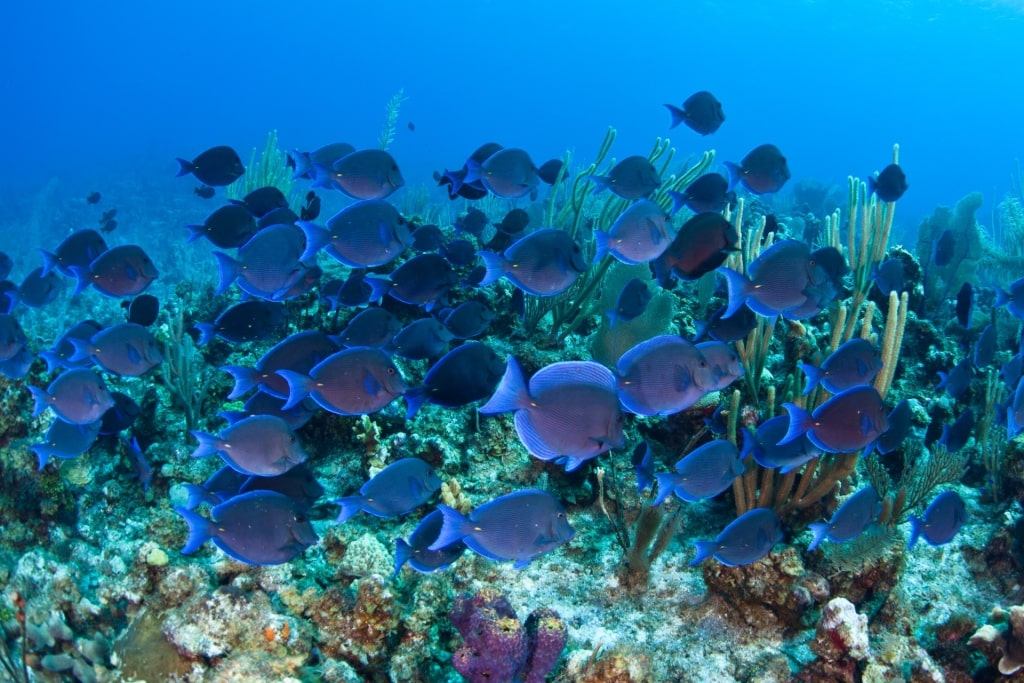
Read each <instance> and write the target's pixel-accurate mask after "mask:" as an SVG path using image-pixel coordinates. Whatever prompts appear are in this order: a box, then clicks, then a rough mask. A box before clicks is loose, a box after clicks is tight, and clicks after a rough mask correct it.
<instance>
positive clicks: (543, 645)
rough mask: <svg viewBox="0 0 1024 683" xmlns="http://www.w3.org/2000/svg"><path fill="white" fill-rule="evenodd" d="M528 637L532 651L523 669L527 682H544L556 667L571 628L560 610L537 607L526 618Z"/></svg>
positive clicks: (524, 679)
mask: <svg viewBox="0 0 1024 683" xmlns="http://www.w3.org/2000/svg"><path fill="white" fill-rule="evenodd" d="M526 638H527V646H528V648H529V651H530V655H529V657H527V659H526V667H525V668H524V669H523V672H524V674H525V675H524V677H523V681H524V682H525V683H544V679H545V678H547V675H548V674H549V673H551V670H552V669H554V668H555V664H557V663H558V658H559V657H560V656H561V654H562V650H564V649H565V643H566V641H568V640H569V629H567V628H566V627H565V622H563V621H562V618H561V617H560V616H558V612H556V611H555V610H553V609H549V608H547V607H541V608H539V609H535V610H534V611H533V612H531V613H530V616H529V617H527V618H526Z"/></svg>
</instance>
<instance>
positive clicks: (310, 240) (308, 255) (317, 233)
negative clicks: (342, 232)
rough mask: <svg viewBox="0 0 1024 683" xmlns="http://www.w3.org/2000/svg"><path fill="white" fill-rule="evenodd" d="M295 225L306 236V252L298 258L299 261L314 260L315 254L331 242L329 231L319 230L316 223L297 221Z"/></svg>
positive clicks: (325, 229)
mask: <svg viewBox="0 0 1024 683" xmlns="http://www.w3.org/2000/svg"><path fill="white" fill-rule="evenodd" d="M295 225H297V226H298V227H299V229H301V230H302V232H304V233H305V234H306V250H305V251H304V252H302V256H300V257H299V260H300V261H309V260H311V259H313V258H316V255H317V253H318V252H319V251H320V250H321V249H323V248H324V247H325V246H327V243H328V242H330V241H331V233H330V231H329V230H327V228H321V227H320V226H319V225H317V224H316V223H311V222H310V221H298V222H296V223H295Z"/></svg>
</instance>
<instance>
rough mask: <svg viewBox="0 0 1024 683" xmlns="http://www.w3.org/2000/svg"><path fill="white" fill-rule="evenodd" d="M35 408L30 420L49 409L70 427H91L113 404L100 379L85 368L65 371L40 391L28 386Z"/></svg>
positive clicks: (37, 388)
mask: <svg viewBox="0 0 1024 683" xmlns="http://www.w3.org/2000/svg"><path fill="white" fill-rule="evenodd" d="M28 390H29V391H30V392H32V398H33V399H35V407H34V408H33V409H32V417H36V416H38V415H39V414H40V413H42V412H43V411H44V410H46V409H47V408H52V409H53V412H55V413H56V414H57V417H59V418H60V419H62V420H64V421H65V422H70V423H72V424H78V425H84V424H91V423H93V422H96V421H98V420H99V419H100V418H102V417H103V413H105V412H107V410H108V409H109V408H110V407H111V406H113V405H114V399H113V397H112V396H111V395H110V391H108V390H107V385H106V383H105V382H104V381H103V378H102V377H100V376H99V375H97V374H96V373H95V372H93V371H92V370H89V369H88V368H75V369H73V370H66V371H64V372H62V373H61V374H60V375H58V377H57V379H55V380H53V381H52V382H51V383H50V386H49V387H47V388H46V391H43V390H42V389H40V388H39V387H34V386H29V388H28Z"/></svg>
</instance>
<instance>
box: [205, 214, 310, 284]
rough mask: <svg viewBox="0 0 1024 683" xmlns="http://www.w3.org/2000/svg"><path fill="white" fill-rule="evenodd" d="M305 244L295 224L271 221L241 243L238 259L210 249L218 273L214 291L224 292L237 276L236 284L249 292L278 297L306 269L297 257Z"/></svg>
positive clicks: (302, 235)
mask: <svg viewBox="0 0 1024 683" xmlns="http://www.w3.org/2000/svg"><path fill="white" fill-rule="evenodd" d="M305 248H306V236H305V234H303V232H302V230H300V229H299V228H297V227H296V226H294V225H274V226H271V227H269V228H267V229H265V230H261V231H259V232H258V233H256V234H255V235H253V237H252V239H250V240H249V241H248V242H246V243H245V244H243V245H242V247H241V248H240V249H239V250H238V258H237V259H235V258H232V257H230V256H228V255H227V254H225V253H223V252H220V251H215V252H213V255H214V256H215V257H216V259H217V269H218V274H219V277H220V283H219V284H218V285H217V290H216V292H215V294H223V293H224V292H225V291H227V289H228V287H230V286H231V285H232V283H234V282H235V280H238V281H239V287H241V288H242V289H243V290H244V291H245V292H246V293H248V294H251V295H252V296H256V297H259V298H261V299H270V300H278V299H280V298H281V297H282V296H283V295H284V293H285V292H287V290H288V289H289V288H290V287H291V286H292V285H294V284H295V283H296V282H298V281H299V280H300V279H301V278H302V275H303V272H304V271H305V270H306V267H305V266H304V265H303V264H302V263H301V262H300V260H299V258H300V257H301V256H302V252H303V250H304V249H305Z"/></svg>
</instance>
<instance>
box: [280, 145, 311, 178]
mask: <svg viewBox="0 0 1024 683" xmlns="http://www.w3.org/2000/svg"><path fill="white" fill-rule="evenodd" d="M286 156H287V157H288V160H287V161H286V162H285V166H286V167H291V168H292V169H294V170H293V172H292V180H298V179H299V178H307V177H312V174H311V173H310V172H309V167H310V163H311V159H310V157H309V155H308V154H306V153H305V152H300V151H299V150H297V149H296V150H292V153H290V154H286Z"/></svg>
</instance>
